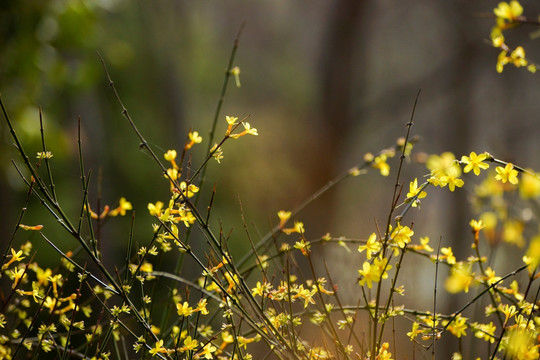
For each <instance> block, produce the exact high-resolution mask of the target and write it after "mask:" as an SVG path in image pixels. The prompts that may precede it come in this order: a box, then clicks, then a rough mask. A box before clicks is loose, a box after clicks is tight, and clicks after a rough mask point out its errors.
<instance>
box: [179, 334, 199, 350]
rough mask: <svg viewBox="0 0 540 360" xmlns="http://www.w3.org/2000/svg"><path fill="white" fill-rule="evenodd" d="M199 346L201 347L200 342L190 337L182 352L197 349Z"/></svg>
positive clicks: (186, 340) (185, 341) (185, 342)
mask: <svg viewBox="0 0 540 360" xmlns="http://www.w3.org/2000/svg"><path fill="white" fill-rule="evenodd" d="M197 345H199V342H198V341H197V340H195V339H192V338H191V336H188V337H187V338H186V339H185V340H184V347H183V348H182V350H184V351H188V350H193V349H195V348H196V347H197Z"/></svg>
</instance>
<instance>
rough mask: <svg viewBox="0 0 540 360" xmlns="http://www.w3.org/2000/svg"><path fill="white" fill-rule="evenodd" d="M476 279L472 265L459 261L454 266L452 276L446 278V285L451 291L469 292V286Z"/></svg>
mask: <svg viewBox="0 0 540 360" xmlns="http://www.w3.org/2000/svg"><path fill="white" fill-rule="evenodd" d="M473 280H474V274H472V272H471V266H470V265H468V264H463V263H458V264H456V265H455V266H452V269H451V270H450V276H449V277H448V278H446V282H445V284H444V287H445V289H446V291H448V292H450V293H453V294H455V293H458V292H461V291H465V292H466V293H467V292H469V287H470V286H471V284H472V282H473Z"/></svg>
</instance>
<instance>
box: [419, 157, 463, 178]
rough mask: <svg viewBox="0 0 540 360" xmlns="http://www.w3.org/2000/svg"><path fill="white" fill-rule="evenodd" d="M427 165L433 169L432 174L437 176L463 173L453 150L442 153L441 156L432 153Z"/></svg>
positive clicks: (457, 175) (455, 175) (456, 175)
mask: <svg viewBox="0 0 540 360" xmlns="http://www.w3.org/2000/svg"><path fill="white" fill-rule="evenodd" d="M426 167H427V168H428V169H429V170H430V171H431V175H432V176H435V177H437V178H441V177H442V176H454V177H459V176H460V175H461V167H460V166H459V163H458V161H457V160H456V157H455V156H454V154H452V153H451V152H445V153H442V154H441V155H440V156H439V155H431V156H430V157H429V158H428V160H427V162H426Z"/></svg>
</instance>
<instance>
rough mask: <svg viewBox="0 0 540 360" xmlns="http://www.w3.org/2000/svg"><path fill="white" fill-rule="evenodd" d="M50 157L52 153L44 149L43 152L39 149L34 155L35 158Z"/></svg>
mask: <svg viewBox="0 0 540 360" xmlns="http://www.w3.org/2000/svg"><path fill="white" fill-rule="evenodd" d="M52 157H53V154H52V152H50V151H45V152H42V151H39V152H38V153H37V156H36V158H38V159H39V160H42V159H50V158H52Z"/></svg>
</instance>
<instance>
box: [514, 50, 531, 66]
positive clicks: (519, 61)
mask: <svg viewBox="0 0 540 360" xmlns="http://www.w3.org/2000/svg"><path fill="white" fill-rule="evenodd" d="M510 59H511V60H512V64H514V65H515V66H516V67H521V66H527V64H528V63H527V60H526V59H525V50H524V49H523V47H521V46H518V47H517V48H515V50H514V51H512V53H510Z"/></svg>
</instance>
